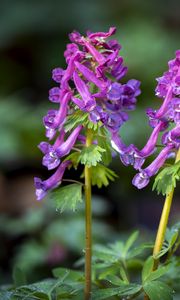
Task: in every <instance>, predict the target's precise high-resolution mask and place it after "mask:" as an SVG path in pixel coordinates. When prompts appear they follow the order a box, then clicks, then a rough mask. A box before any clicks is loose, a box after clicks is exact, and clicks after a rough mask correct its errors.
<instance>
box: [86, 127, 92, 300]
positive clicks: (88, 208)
mask: <svg viewBox="0 0 180 300" xmlns="http://www.w3.org/2000/svg"><path fill="white" fill-rule="evenodd" d="M91 144H92V131H91V130H90V129H87V134H86V147H89V146H90V145H91ZM84 173H85V236H86V239H85V291H84V293H85V295H84V299H85V300H90V299H91V257H92V228H91V227H92V225H91V224H92V212H91V168H89V167H88V166H87V165H86V166H85V169H84Z"/></svg>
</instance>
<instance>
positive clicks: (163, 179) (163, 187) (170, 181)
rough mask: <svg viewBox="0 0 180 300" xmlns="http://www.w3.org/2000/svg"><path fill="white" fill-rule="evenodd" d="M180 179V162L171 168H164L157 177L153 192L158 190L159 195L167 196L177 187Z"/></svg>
mask: <svg viewBox="0 0 180 300" xmlns="http://www.w3.org/2000/svg"><path fill="white" fill-rule="evenodd" d="M179 179H180V161H179V162H177V163H175V164H174V165H172V166H170V167H166V168H164V169H163V170H162V171H161V172H159V174H158V175H157V176H156V178H155V181H154V184H153V188H152V189H153V190H155V189H156V191H157V193H158V194H160V193H162V195H167V194H169V193H170V192H171V190H172V188H175V187H176V181H178V180H179Z"/></svg>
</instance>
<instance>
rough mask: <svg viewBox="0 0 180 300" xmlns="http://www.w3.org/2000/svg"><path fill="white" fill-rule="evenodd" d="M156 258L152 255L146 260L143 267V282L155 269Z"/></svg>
mask: <svg viewBox="0 0 180 300" xmlns="http://www.w3.org/2000/svg"><path fill="white" fill-rule="evenodd" d="M153 265H154V259H153V257H152V256H150V257H148V259H147V260H146V261H145V263H144V266H143V269H142V282H145V281H146V280H147V278H148V276H149V275H150V274H151V272H152V270H153Z"/></svg>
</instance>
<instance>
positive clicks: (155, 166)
mask: <svg viewBox="0 0 180 300" xmlns="http://www.w3.org/2000/svg"><path fill="white" fill-rule="evenodd" d="M172 148H173V146H172V145H167V146H166V147H165V148H164V149H163V150H162V151H161V152H160V153H159V155H158V156H157V157H156V159H155V160H154V161H153V162H152V163H151V164H150V165H149V166H148V167H147V168H145V169H144V170H141V172H140V173H138V174H136V175H135V177H134V178H133V181H132V183H133V185H135V186H136V187H137V188H138V189H142V188H144V187H145V186H146V185H147V184H148V183H149V180H150V177H151V176H153V175H155V174H156V173H157V172H158V171H159V169H160V168H161V167H162V166H163V164H164V162H165V161H166V159H167V158H168V155H169V153H170V152H171V150H172Z"/></svg>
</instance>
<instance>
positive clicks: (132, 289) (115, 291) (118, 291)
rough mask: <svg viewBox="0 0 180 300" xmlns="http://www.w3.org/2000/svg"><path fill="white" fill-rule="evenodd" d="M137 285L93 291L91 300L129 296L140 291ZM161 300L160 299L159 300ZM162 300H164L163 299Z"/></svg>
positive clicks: (139, 286) (124, 285)
mask: <svg viewBox="0 0 180 300" xmlns="http://www.w3.org/2000/svg"><path fill="white" fill-rule="evenodd" d="M141 288H142V287H141V285H139V284H123V285H122V286H120V287H118V288H117V287H115V288H108V289H102V290H97V291H95V292H94V293H93V294H92V295H93V297H92V299H93V300H101V299H109V297H112V296H115V295H118V296H131V295H134V294H136V293H138V292H139V291H140V290H141ZM161 300H162V299H161ZM163 300H164V299H163Z"/></svg>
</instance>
